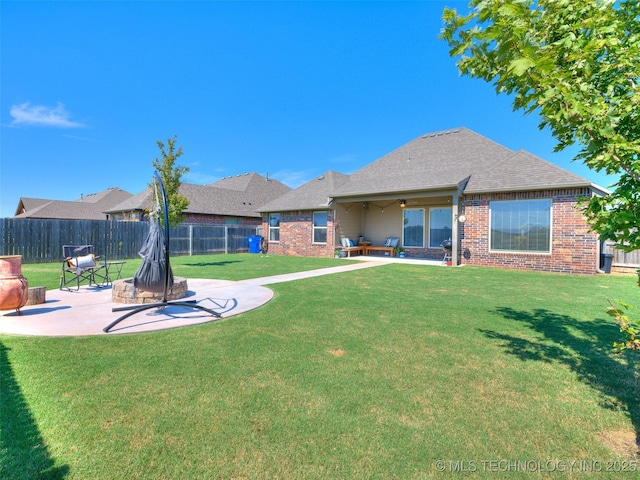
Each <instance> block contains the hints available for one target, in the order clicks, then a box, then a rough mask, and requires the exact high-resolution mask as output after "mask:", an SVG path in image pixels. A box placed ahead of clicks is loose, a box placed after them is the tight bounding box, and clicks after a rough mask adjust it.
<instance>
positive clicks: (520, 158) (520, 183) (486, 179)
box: [464, 150, 590, 193]
mask: <svg viewBox="0 0 640 480" xmlns="http://www.w3.org/2000/svg"><path fill="white" fill-rule="evenodd" d="M588 186H590V182H589V181H588V180H586V179H585V178H582V177H580V176H579V175H576V174H574V173H571V172H569V171H568V170H565V169H563V168H560V167H558V166H557V165H554V164H553V163H550V162H547V161H546V160H543V159H542V158H540V157H537V156H535V155H533V154H531V153H529V152H526V151H524V150H519V151H518V152H516V153H514V154H513V155H510V156H509V157H506V158H504V159H502V160H500V161H497V162H496V163H495V165H493V166H491V167H489V168H487V169H486V170H484V171H483V172H479V173H476V174H474V175H472V176H471V178H470V179H469V183H468V184H467V186H466V188H465V190H464V191H465V193H487V192H502V191H514V190H515V191H517V190H519V191H522V190H539V189H541V188H544V189H546V188H568V187H588Z"/></svg>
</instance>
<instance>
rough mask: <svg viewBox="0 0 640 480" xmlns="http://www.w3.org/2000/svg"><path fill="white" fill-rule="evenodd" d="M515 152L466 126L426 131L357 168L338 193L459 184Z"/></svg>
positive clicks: (378, 192) (401, 189) (367, 192)
mask: <svg viewBox="0 0 640 480" xmlns="http://www.w3.org/2000/svg"><path fill="white" fill-rule="evenodd" d="M512 153H513V152H512V151H511V150H509V149H508V148H506V147H503V146H502V145H499V144H497V143H496V142H494V141H492V140H489V139H487V138H485V137H483V136H481V135H478V134H477V133H474V132H472V131H471V130H468V129H466V128H457V129H454V130H446V131H442V132H436V133H429V134H425V135H422V136H420V137H418V138H416V139H414V140H412V141H411V142H409V143H407V144H405V145H403V146H401V147H400V148H398V149H396V150H394V151H392V152H391V153H388V154H387V155H385V156H383V157H381V158H380V159H378V160H376V161H375V162H373V163H370V164H369V165H367V166H365V167H363V168H361V169H360V170H358V171H356V172H354V173H353V174H352V175H351V178H350V180H349V182H348V183H346V184H345V185H343V186H342V188H339V189H337V190H336V191H335V192H333V194H334V196H335V197H345V196H353V195H371V194H381V193H383V194H384V193H389V194H390V193H403V192H411V191H423V190H434V189H443V188H455V187H457V186H458V185H462V184H463V183H464V182H465V181H466V179H467V178H469V177H470V176H472V175H474V174H477V173H481V172H484V171H485V170H486V169H487V168H490V166H491V165H493V164H495V162H496V161H498V160H500V159H502V158H505V157H507V156H509V155H511V154H512Z"/></svg>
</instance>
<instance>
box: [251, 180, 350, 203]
mask: <svg viewBox="0 0 640 480" xmlns="http://www.w3.org/2000/svg"><path fill="white" fill-rule="evenodd" d="M348 181H349V175H345V174H343V173H338V172H334V171H333V170H329V171H327V172H325V173H324V174H322V175H320V176H318V177H316V178H314V179H313V180H311V181H309V182H307V183H305V184H303V185H301V186H300V187H298V188H296V189H295V190H291V191H290V192H288V193H286V194H284V195H282V196H281V197H279V198H277V199H275V200H273V201H272V202H269V203H267V204H265V205H263V206H261V207H260V209H259V211H260V212H281V211H287V210H289V211H290V210H316V209H322V208H324V209H326V208H329V200H330V198H331V196H332V193H333V192H334V191H335V190H336V189H339V188H340V187H341V186H343V185H344V184H345V183H347V182H348Z"/></svg>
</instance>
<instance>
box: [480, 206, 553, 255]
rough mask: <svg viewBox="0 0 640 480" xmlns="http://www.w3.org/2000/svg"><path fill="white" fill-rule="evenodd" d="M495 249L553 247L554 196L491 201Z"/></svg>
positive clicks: (538, 249)
mask: <svg viewBox="0 0 640 480" xmlns="http://www.w3.org/2000/svg"><path fill="white" fill-rule="evenodd" d="M490 208H491V250H501V251H502V250H508V251H516V252H539V253H549V252H550V251H551V200H549V199H540V200H513V201H495V202H491V206H490Z"/></svg>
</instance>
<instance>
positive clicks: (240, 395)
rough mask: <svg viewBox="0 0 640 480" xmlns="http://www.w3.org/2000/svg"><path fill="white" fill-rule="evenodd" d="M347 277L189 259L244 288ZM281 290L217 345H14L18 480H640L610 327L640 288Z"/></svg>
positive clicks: (6, 391) (204, 329)
mask: <svg viewBox="0 0 640 480" xmlns="http://www.w3.org/2000/svg"><path fill="white" fill-rule="evenodd" d="M341 262H342V261H341V260H335V259H300V258H287V257H273V256H261V255H228V256H226V255H222V256H207V257H179V258H177V259H175V260H174V259H172V264H173V266H174V272H175V273H176V274H177V275H180V276H191V277H199V278H207V277H210V278H230V279H240V278H249V277H258V276H266V275H272V274H277V273H283V271H286V270H287V269H288V270H291V271H294V270H306V269H309V268H319V267H321V266H331V265H335V264H336V263H337V264H342V263H341ZM128 263H129V262H128ZM130 263H133V262H130ZM31 267H32V266H29V265H25V266H24V268H23V271H24V272H25V276H27V277H28V278H29V276H28V275H29V274H31V270H30V269H31ZM131 267H132V268H133V265H131ZM39 268H40V267H39ZM56 268H58V267H56ZM132 271H135V268H133V270H132ZM129 273H130V274H131V273H132V272H129ZM187 273H188V275H187ZM30 283H31V282H30ZM32 285H33V284H32ZM56 285H57V284H56ZM270 288H272V289H273V290H274V292H275V296H274V299H273V300H272V301H270V302H269V303H267V304H266V305H265V306H263V307H261V308H259V309H257V310H254V311H251V312H248V313H245V314H242V315H239V316H234V317H231V318H229V319H227V320H222V321H219V322H213V323H210V324H205V325H199V326H193V327H187V328H181V329H174V330H167V331H160V332H155V333H150V334H136V335H114V336H100V337H86V338H27V337H13V336H6V335H4V336H0V374H1V378H2V390H1V392H2V404H1V410H0V429H1V432H0V465H1V467H0V477H1V478H25V479H27V478H29V479H30V478H74V479H88V478H91V479H114V478H150V479H156V478H163V479H176V478H188V479H191V478H196V479H200V478H201V479H209V478H224V479H230V478H236V479H239V478H251V479H253V478H284V479H301V478H311V479H315V478H332V479H333V478H345V479H350V478H367V479H369V478H398V479H408V478H431V477H434V478H449V477H459V476H460V475H461V471H462V470H466V471H467V473H466V478H488V477H494V476H503V475H501V473H500V472H503V473H504V472H505V471H506V472H508V474H509V475H508V476H509V478H550V477H552V478H631V477H632V476H634V474H633V473H626V474H625V473H622V474H621V473H620V470H632V469H634V468H635V467H634V466H635V465H636V464H635V463H633V462H635V461H637V460H638V458H637V456H636V457H634V451H636V450H637V447H635V446H634V443H635V438H636V434H637V433H638V432H640V380H639V377H640V368H639V367H638V363H637V358H638V357H637V355H636V356H633V355H630V354H626V355H623V356H615V355H613V354H612V353H611V342H612V341H613V340H615V339H617V338H619V332H618V329H617V326H616V325H615V324H614V323H612V321H611V320H610V319H608V317H607V316H606V314H605V313H604V311H605V309H606V307H607V298H608V297H609V298H611V299H613V300H615V299H623V300H626V301H628V302H630V303H634V302H635V303H637V304H638V305H640V295H639V293H640V290H638V287H637V286H636V285H635V281H634V278H633V277H620V276H613V275H600V276H593V277H585V276H567V275H557V274H554V275H552V274H541V273H527V272H513V271H505V270H496V269H490V268H474V267H463V268H441V267H429V266H415V265H400V264H391V265H385V266H382V267H376V268H370V269H365V270H358V271H354V272H349V273H341V274H334V275H327V276H322V277H315V278H310V279H305V280H298V281H295V282H288V283H281V284H275V285H271V286H270ZM0 321H1V319H0ZM634 362H635V363H634ZM440 461H442V463H441V462H440ZM572 462H575V463H572ZM441 470H443V471H441ZM524 470H527V471H526V472H525V471H524ZM532 470H533V472H532ZM549 470H555V471H554V472H550V471H549ZM589 470H595V471H592V472H589ZM600 470H601V471H600ZM607 470H608V471H607ZM635 475H637V473H635Z"/></svg>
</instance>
